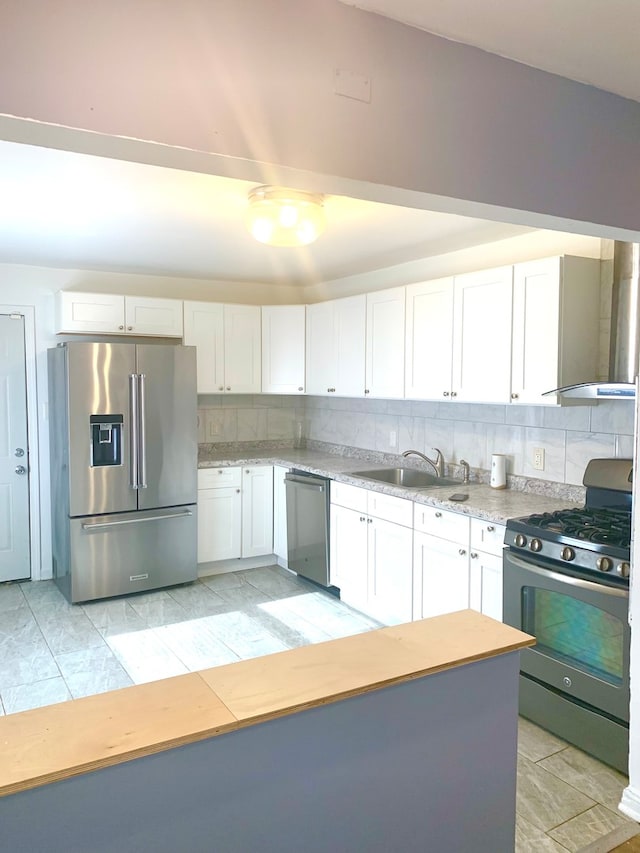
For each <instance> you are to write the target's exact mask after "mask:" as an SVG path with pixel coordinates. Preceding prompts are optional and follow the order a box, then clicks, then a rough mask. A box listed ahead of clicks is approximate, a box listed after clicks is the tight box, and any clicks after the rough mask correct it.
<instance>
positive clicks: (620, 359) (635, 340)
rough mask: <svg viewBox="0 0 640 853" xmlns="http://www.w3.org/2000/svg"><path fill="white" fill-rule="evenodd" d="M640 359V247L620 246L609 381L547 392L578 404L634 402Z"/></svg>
mask: <svg viewBox="0 0 640 853" xmlns="http://www.w3.org/2000/svg"><path fill="white" fill-rule="evenodd" d="M639 356H640V243H623V242H616V243H615V244H614V249H613V298H612V302H611V343H610V348H609V379H608V381H606V382H604V381H603V382H584V383H582V384H580V385H569V386H567V387H565V388H555V389H554V390H553V391H547V392H545V396H546V395H551V394H557V395H561V396H562V397H564V398H571V399H574V400H633V399H635V396H636V376H637V374H638V359H639Z"/></svg>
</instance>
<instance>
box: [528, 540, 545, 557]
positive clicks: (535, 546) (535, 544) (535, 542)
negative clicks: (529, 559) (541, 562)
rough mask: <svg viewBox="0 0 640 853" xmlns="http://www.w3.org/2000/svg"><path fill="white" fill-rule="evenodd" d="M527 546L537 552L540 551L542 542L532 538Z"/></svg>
mask: <svg viewBox="0 0 640 853" xmlns="http://www.w3.org/2000/svg"><path fill="white" fill-rule="evenodd" d="M529 548H531V550H532V551H535V552H536V554H537V553H538V551H542V542H541V541H540V540H539V539H532V540H531V545H529Z"/></svg>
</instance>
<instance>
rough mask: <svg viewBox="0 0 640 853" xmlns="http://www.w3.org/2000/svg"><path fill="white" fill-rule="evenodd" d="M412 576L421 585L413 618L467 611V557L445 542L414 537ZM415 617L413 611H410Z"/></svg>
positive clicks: (423, 535)
mask: <svg viewBox="0 0 640 853" xmlns="http://www.w3.org/2000/svg"><path fill="white" fill-rule="evenodd" d="M413 560H414V564H413V565H414V573H415V572H420V574H421V581H422V583H421V584H420V585H419V586H420V587H421V590H420V591H421V596H420V603H421V606H418V608H417V610H418V612H417V618H419V619H425V618H427V617H428V616H440V615H441V614H443V613H453V612H454V611H456V610H465V609H466V608H468V607H469V553H468V550H467V548H465V547H464V546H463V545H461V544H460V543H457V542H451V541H449V540H448V539H439V538H438V537H437V536H430V535H428V534H426V533H415V534H414V554H413ZM414 613H415V611H414Z"/></svg>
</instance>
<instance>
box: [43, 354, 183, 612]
mask: <svg viewBox="0 0 640 853" xmlns="http://www.w3.org/2000/svg"><path fill="white" fill-rule="evenodd" d="M48 366H49V425H50V450H51V499H52V539H53V573H54V578H55V581H56V583H57V584H58V586H59V587H60V589H61V590H62V591H63V593H64V594H65V596H66V597H67V598H68V599H69V601H72V602H77V601H89V600H92V599H96V598H105V597H107V596H113V595H122V594H125V593H131V592H139V591H141V590H150V589H157V588H158V587H163V586H169V585H171V584H179V583H185V582H187V581H193V580H195V579H196V576H197V527H196V521H197V516H196V497H197V495H196V491H197V455H198V444H197V402H196V400H197V398H196V355H195V347H184V346H179V345H164V344H129V343H126V344H125V343H122V344H120V343H117V344H109V343H81V342H77V343H76V342H73V343H64V344H60V345H59V346H57V347H55V348H53V349H50V350H49V351H48Z"/></svg>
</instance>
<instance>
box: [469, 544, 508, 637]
mask: <svg viewBox="0 0 640 853" xmlns="http://www.w3.org/2000/svg"><path fill="white" fill-rule="evenodd" d="M470 558H471V559H470V561H469V606H470V607H472V608H473V609H474V610H477V611H478V612H480V613H484V614H485V616H490V617H491V618H492V619H497V621H498V622H502V557H498V556H496V555H495V554H486V553H484V552H483V551H472V552H471V554H470Z"/></svg>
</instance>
